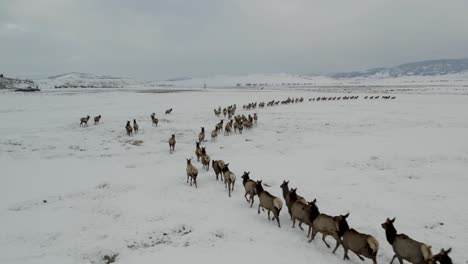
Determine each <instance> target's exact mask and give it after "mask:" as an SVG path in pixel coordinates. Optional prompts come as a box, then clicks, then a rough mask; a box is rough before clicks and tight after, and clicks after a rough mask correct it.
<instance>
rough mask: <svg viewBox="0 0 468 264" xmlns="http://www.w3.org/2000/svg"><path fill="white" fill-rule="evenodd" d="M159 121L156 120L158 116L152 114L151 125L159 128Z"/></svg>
mask: <svg viewBox="0 0 468 264" xmlns="http://www.w3.org/2000/svg"><path fill="white" fill-rule="evenodd" d="M158 122H159V119H157V118H156V114H155V113H152V114H151V123H152V124H153V125H155V126H158Z"/></svg>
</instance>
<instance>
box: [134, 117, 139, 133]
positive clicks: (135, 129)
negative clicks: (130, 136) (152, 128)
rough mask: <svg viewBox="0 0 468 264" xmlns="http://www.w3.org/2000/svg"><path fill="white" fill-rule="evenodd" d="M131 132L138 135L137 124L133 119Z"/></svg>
mask: <svg viewBox="0 0 468 264" xmlns="http://www.w3.org/2000/svg"><path fill="white" fill-rule="evenodd" d="M133 131H135V134H138V124H137V121H136V120H135V119H133Z"/></svg>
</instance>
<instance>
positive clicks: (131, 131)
mask: <svg viewBox="0 0 468 264" xmlns="http://www.w3.org/2000/svg"><path fill="white" fill-rule="evenodd" d="M125 129H126V130H127V135H128V136H132V135H133V128H132V125H130V121H127V125H126V126H125Z"/></svg>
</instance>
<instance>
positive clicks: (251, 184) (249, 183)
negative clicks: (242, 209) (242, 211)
mask: <svg viewBox="0 0 468 264" xmlns="http://www.w3.org/2000/svg"><path fill="white" fill-rule="evenodd" d="M249 174H250V171H249V172H245V171H244V174H243V175H242V177H241V178H242V185H244V189H245V194H244V197H245V200H247V202H248V203H250V207H252V205H253V203H254V198H255V194H256V188H257V183H256V182H255V181H254V180H251V179H250V176H249ZM247 195H249V198H247Z"/></svg>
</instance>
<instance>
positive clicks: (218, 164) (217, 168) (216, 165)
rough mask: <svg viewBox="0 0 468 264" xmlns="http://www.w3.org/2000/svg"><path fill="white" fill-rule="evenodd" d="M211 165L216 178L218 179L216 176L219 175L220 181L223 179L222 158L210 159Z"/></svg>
mask: <svg viewBox="0 0 468 264" xmlns="http://www.w3.org/2000/svg"><path fill="white" fill-rule="evenodd" d="M211 167H212V168H213V170H214V172H215V175H216V180H218V176H219V175H221V182H222V181H224V179H223V168H224V161H223V160H212V161H211Z"/></svg>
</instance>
